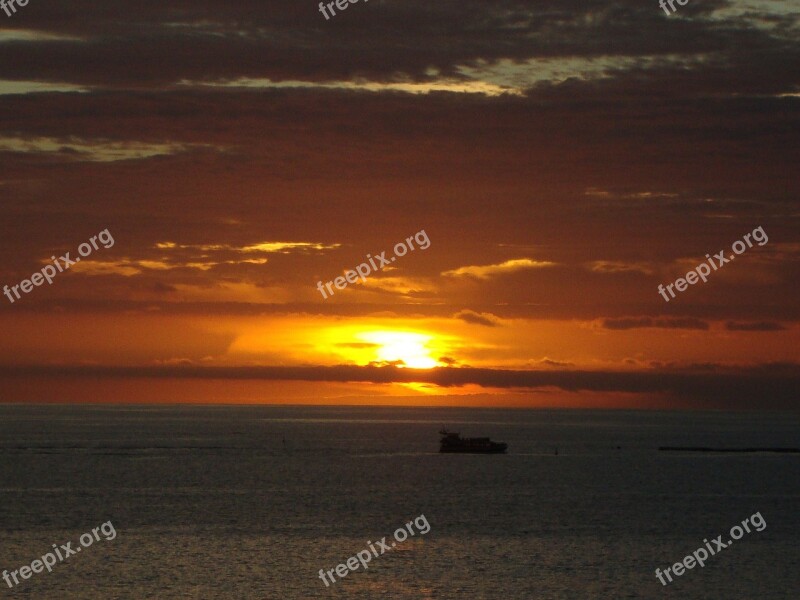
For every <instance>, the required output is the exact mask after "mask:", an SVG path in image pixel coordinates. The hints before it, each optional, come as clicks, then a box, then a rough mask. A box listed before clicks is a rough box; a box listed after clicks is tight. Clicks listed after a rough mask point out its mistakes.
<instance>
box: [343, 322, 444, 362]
mask: <svg viewBox="0 0 800 600" xmlns="http://www.w3.org/2000/svg"><path fill="white" fill-rule="evenodd" d="M358 338H359V339H361V340H363V341H365V342H368V343H371V344H375V345H376V346H377V347H376V348H375V354H376V357H375V360H376V361H382V362H395V361H403V364H402V365H400V366H405V367H410V368H412V369H432V368H433V367H435V366H436V365H437V364H438V363H437V361H436V359H435V358H433V357H432V356H431V354H430V353H431V350H430V349H429V348H428V342H430V341H431V338H432V336H430V335H425V334H422V333H412V332H407V331H368V332H364V333H360V334H358Z"/></svg>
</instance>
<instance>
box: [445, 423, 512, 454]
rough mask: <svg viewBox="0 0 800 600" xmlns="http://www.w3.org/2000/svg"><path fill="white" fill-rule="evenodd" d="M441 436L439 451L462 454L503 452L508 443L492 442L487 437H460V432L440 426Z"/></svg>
mask: <svg viewBox="0 0 800 600" xmlns="http://www.w3.org/2000/svg"><path fill="white" fill-rule="evenodd" d="M439 435H441V436H442V439H441V442H440V444H441V445H440V447H439V452H456V453H462V454H505V452H506V450H507V449H508V444H506V443H505V442H493V441H492V440H490V439H489V438H488V437H487V438H462V437H461V434H459V433H456V432H454V431H447V429H444V428H442V430H441V431H439Z"/></svg>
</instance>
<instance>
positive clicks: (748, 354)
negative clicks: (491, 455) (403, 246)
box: [0, 0, 800, 409]
mask: <svg viewBox="0 0 800 600" xmlns="http://www.w3.org/2000/svg"><path fill="white" fill-rule="evenodd" d="M0 19H1V20H0V57H1V58H2V60H0V108H1V109H2V110H0V159H1V160H2V167H0V216H1V217H2V218H0V275H1V276H0V285H7V286H14V285H19V284H20V282H22V281H23V280H25V279H28V278H30V277H31V275H32V274H33V273H35V272H37V271H39V270H40V269H42V268H43V267H44V266H45V265H47V264H51V263H52V261H51V260H50V257H51V256H53V255H56V256H61V255H63V254H64V253H65V252H70V253H71V255H72V257H73V259H74V257H75V256H76V255H77V248H78V246H79V245H80V244H82V243H84V242H88V241H89V239H90V238H91V237H92V236H95V235H97V234H98V233H99V232H101V231H103V230H106V229H107V230H108V231H109V233H110V234H111V236H113V240H114V244H113V246H111V247H109V248H104V247H103V246H102V245H101V246H100V247H99V249H97V250H94V251H93V252H92V253H91V255H90V256H86V257H85V258H82V261H81V263H80V264H76V265H75V266H74V267H73V268H71V269H69V270H67V271H66V272H64V273H59V274H58V275H57V276H56V277H55V278H54V279H53V283H52V284H51V285H48V284H47V283H44V284H43V285H41V286H39V287H34V288H33V290H32V291H31V292H30V293H27V294H22V297H21V298H20V299H19V300H16V301H15V302H14V303H13V304H12V303H11V302H10V301H9V300H8V299H7V297H6V296H0V303H2V311H0V328H1V330H2V338H3V342H2V344H0V401H4V402H17V401H19V402H33V401H39V402H43V401H46V402H203V403H205V402H239V403H332V404H363V403H381V404H383V403H386V404H420V405H427V404H445V405H477V406H520V407H522V406H531V407H538V406H548V407H559V406H562V407H628V408H637V407H640V408H754V409H759V408H795V409H796V408H797V407H798V401H800V359H799V356H798V342H799V341H800V326H798V321H799V320H800V311H799V310H798V292H799V291H800V284H798V279H799V276H800V230H799V228H798V225H800V200H799V199H798V192H800V177H798V159H800V144H799V143H798V134H800V111H798V108H800V43H799V39H800V4H798V3H796V2H790V1H786V0H731V1H723V0H690V1H689V3H688V4H687V5H686V6H678V10H677V12H676V13H675V14H672V15H669V16H668V15H666V14H665V13H664V11H663V10H662V9H661V8H659V6H658V2H657V0H648V1H646V2H643V1H642V0H604V1H599V0H581V1H580V2H566V1H563V0H561V1H555V0H541V1H537V2H532V1H529V2H522V1H515V0H509V1H499V0H498V1H492V2H488V1H486V0H484V1H481V2H477V1H470V0H460V1H458V2H455V1H451V0H437V1H436V2H421V1H417V0H403V1H400V0H370V1H369V2H364V1H362V2H358V3H356V4H353V5H350V6H349V8H348V9H347V10H345V11H343V12H341V13H339V14H337V15H336V16H335V17H334V18H332V19H330V20H327V21H326V20H325V18H324V17H323V16H322V15H321V14H320V12H319V8H318V3H316V2H314V1H312V0H303V1H296V0H295V1H286V2H276V1H273V0H258V1H256V0H236V1H235V2H225V3H221V2H210V1H208V0H192V1H185V2H184V1H173V2H147V3H139V4H138V5H137V4H131V3H130V2H119V1H116V0H105V1H103V2H97V1H86V0H70V1H69V2H67V1H63V0H53V1H50V2H43V1H38V0H33V1H32V2H30V3H29V4H28V5H27V6H25V7H19V6H18V7H17V12H16V13H15V14H14V15H13V16H12V17H6V15H5V14H3V13H0ZM758 227H761V228H763V231H764V232H765V233H766V235H767V236H768V241H767V242H765V243H764V244H763V245H758V244H755V245H753V247H752V248H748V249H747V250H746V251H744V252H743V253H742V254H741V255H738V256H736V260H735V261H732V262H730V263H729V264H726V265H724V266H723V267H720V268H719V270H718V271H714V272H713V273H712V274H711V275H710V276H709V277H708V281H707V282H706V283H702V282H699V283H697V284H696V285H691V286H689V288H688V289H687V290H686V291H684V292H681V293H678V294H677V297H676V298H674V299H672V300H671V301H670V302H669V303H667V302H665V301H664V299H663V298H662V297H661V296H660V295H659V293H658V286H659V284H663V285H667V284H670V283H673V282H674V281H675V280H676V279H677V278H679V277H684V276H685V275H686V273H687V272H688V271H690V270H692V269H694V267H695V266H696V265H698V264H699V263H701V262H705V261H706V258H705V255H706V254H710V255H714V254H716V253H718V252H719V251H721V250H724V251H725V255H726V256H727V255H730V254H732V253H731V245H732V244H733V243H734V242H736V241H737V240H740V239H743V238H744V236H745V235H746V234H750V233H751V232H753V231H754V230H755V229H756V228H758ZM423 230H424V232H425V234H426V235H427V236H428V239H429V240H430V246H429V247H427V248H426V249H424V250H423V249H420V248H417V249H416V250H414V251H413V252H409V253H408V254H407V255H405V256H403V257H401V258H397V260H396V262H392V263H391V265H390V266H389V267H386V268H384V269H383V270H381V271H378V272H376V273H373V274H372V275H370V276H369V277H368V278H367V280H366V282H364V283H361V282H359V283H357V284H349V285H348V286H347V287H346V288H345V289H343V290H336V293H335V295H334V296H333V297H329V298H327V299H324V298H323V297H322V295H321V294H320V292H319V290H318V289H317V282H319V281H322V282H323V283H324V282H327V281H332V280H334V279H335V278H336V277H338V276H344V274H345V272H346V271H347V270H349V269H353V268H354V267H355V266H356V265H358V264H359V263H362V262H364V261H366V256H367V254H371V255H372V256H376V255H378V254H380V253H381V252H383V251H386V253H387V256H391V255H392V253H393V251H392V249H393V248H394V246H395V244H397V243H398V242H403V240H405V239H406V238H409V237H411V236H414V235H415V234H416V233H418V232H420V231H423ZM412 367H416V368H414V369H412Z"/></svg>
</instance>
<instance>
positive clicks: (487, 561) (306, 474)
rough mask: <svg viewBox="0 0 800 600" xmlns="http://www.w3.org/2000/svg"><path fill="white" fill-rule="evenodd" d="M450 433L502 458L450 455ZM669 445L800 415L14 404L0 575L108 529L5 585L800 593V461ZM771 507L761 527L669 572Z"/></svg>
mask: <svg viewBox="0 0 800 600" xmlns="http://www.w3.org/2000/svg"><path fill="white" fill-rule="evenodd" d="M443 424H444V425H446V426H447V427H449V428H452V429H456V430H460V431H461V432H462V433H463V434H464V435H473V436H486V435H490V436H491V437H492V438H493V439H496V440H499V441H505V442H508V444H509V454H508V455H506V456H466V455H463V456H458V455H440V454H438V453H437V449H438V435H437V431H438V429H439V428H440V427H441V426H442V425H443ZM661 445H693V446H728V447H735V446H793V447H800V416H798V415H796V414H795V415H787V414H756V413H739V414H721V413H707V412H700V413H660V412H619V411H542V410H539V411H521V410H471V409H438V408H437V409H434V408H376V407H359V408H353V407H155V408H154V407H144V406H137V407H107V406H99V407H98V406H94V407H89V406H85V407H69V406H11V405H3V406H0V530H2V541H1V542H0V569H8V570H14V569H19V567H20V566H22V565H25V564H28V565H30V563H31V561H33V560H34V559H36V558H38V557H40V556H41V555H42V554H44V553H45V552H47V551H48V550H50V549H51V547H52V544H54V543H57V544H63V543H65V542H67V541H72V542H73V547H74V546H75V545H76V543H77V540H78V537H79V536H80V535H81V534H82V533H85V532H87V531H90V530H91V529H92V528H94V527H98V526H99V525H100V524H101V523H104V522H106V521H109V520H110V521H111V522H112V523H113V525H114V527H115V529H116V531H117V537H116V539H114V540H113V541H100V542H95V543H94V544H93V545H92V546H91V547H89V548H85V549H83V551H82V552H81V553H80V554H77V555H75V556H72V557H70V558H69V559H68V560H66V561H65V562H63V563H60V564H58V565H56V566H55V567H54V570H53V572H52V573H47V572H46V571H45V572H44V573H41V574H34V575H33V576H32V577H31V579H29V580H27V581H25V582H24V583H23V584H22V585H20V586H17V587H15V588H14V589H13V590H11V589H9V588H8V586H6V585H5V584H4V583H3V582H2V581H0V590H2V591H0V595H2V597H11V598H14V597H19V598H35V599H37V600H49V599H59V600H60V599H65V598H67V599H84V598H85V599H104V600H109V599H123V598H125V599H143V598H154V599H155V598H158V599H189V598H198V599H227V598H231V599H237V600H242V599H287V600H289V599H291V600H294V599H310V598H314V599H316V598H370V599H372V598H390V599H395V598H396V599H433V598H437V599H438V598H442V599H477V598H483V599H491V600H530V599H545V600H547V599H562V598H563V599H568V598H569V599H573V598H574V599H581V600H584V599H592V598H602V599H606V598H608V599H614V600H616V599H622V598H682V599H685V598H688V599H694V598H697V599H703V598H709V599H711V598H713V599H715V600H716V599H720V598H723V599H742V600H770V599H776V600H777V599H793V600H794V599H796V598H798V597H800V575H799V574H798V573H799V571H798V559H800V543H799V541H800V514H798V506H800V455H788V454H783V455H777V454H743V455H737V454H725V455H721V454H681V453H678V454H674V453H664V452H658V450H657V448H658V446H661ZM556 448H557V449H558V454H557V455H556V453H555V449H556ZM756 512H760V513H761V515H762V516H763V518H764V520H765V521H766V523H767V527H766V529H764V530H763V531H762V532H759V533H756V532H753V533H749V534H745V535H744V537H743V538H742V539H741V540H739V541H737V542H735V543H734V544H733V545H732V546H731V547H729V548H726V549H725V550H722V551H720V552H719V554H717V555H716V556H712V557H710V558H709V559H708V562H707V564H706V566H705V567H704V568H702V569H701V568H697V567H696V568H694V569H693V570H690V571H687V572H686V573H685V574H684V575H683V576H682V577H678V578H677V579H676V581H674V582H673V583H671V584H669V585H668V586H667V587H663V586H662V585H661V584H660V583H659V582H658V580H657V579H656V578H655V575H654V570H655V568H656V567H660V568H662V569H664V568H666V567H668V566H670V565H671V564H673V563H675V562H677V561H680V560H682V559H683V557H684V556H686V555H688V554H690V553H691V552H692V551H694V550H695V549H697V548H698V547H700V546H702V545H703V539H704V538H707V539H709V540H710V539H712V538H715V537H716V536H717V535H719V534H724V537H723V540H727V539H729V535H728V531H729V530H730V528H731V527H732V526H733V525H736V524H738V523H741V521H742V520H744V519H745V518H746V517H749V516H750V515H752V514H754V513H756ZM420 514H424V515H425V517H426V518H427V520H428V522H429V523H430V526H431V530H430V532H429V533H427V535H424V536H419V535H417V536H415V537H414V538H412V539H409V540H408V541H406V542H404V543H403V544H400V545H398V547H397V549H396V550H394V551H392V552H391V553H387V554H385V555H383V556H380V557H378V558H375V559H373V561H372V562H371V563H370V569H369V570H368V571H366V572H363V571H362V570H360V569H359V570H358V571H357V572H355V573H352V574H350V575H348V576H347V577H346V578H345V579H343V580H341V581H338V582H337V583H335V584H334V585H333V586H332V587H330V588H326V587H325V585H324V584H323V583H322V582H321V581H320V579H319V578H318V572H319V569H321V568H325V569H326V570H327V569H333V568H334V567H335V566H336V565H337V564H339V563H342V562H344V561H345V560H346V559H347V558H348V557H350V556H352V555H354V554H356V553H357V552H359V551H360V550H362V549H364V548H365V547H366V543H367V541H373V542H374V541H375V540H376V539H380V538H381V537H383V536H391V534H392V532H393V531H394V530H395V529H396V528H397V527H400V526H402V525H403V523H405V522H407V521H409V520H411V519H413V518H414V517H417V516H418V515H420Z"/></svg>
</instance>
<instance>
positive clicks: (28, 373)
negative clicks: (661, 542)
mask: <svg viewBox="0 0 800 600" xmlns="http://www.w3.org/2000/svg"><path fill="white" fill-rule="evenodd" d="M393 362H394V363H400V362H402V361H393ZM31 377H35V378H53V379H58V378H71V379H74V378H78V379H80V378H87V377H88V378H112V379H117V378H156V379H163V378H167V379H174V378H178V379H197V378H200V379H217V380H225V379H229V380H281V381H284V380H285V381H317V382H367V383H393V382H401V383H412V382H415V383H430V384H433V385H437V386H441V387H453V386H463V385H468V384H476V385H480V386H484V387H493V388H532V389H533V388H552V387H554V388H558V389H561V390H565V391H571V392H581V391H586V392H589V391H593V392H629V393H636V394H668V395H674V396H676V397H679V398H683V399H689V400H691V401H693V402H694V403H695V404H694V406H695V408H700V407H705V408H729V409H730V408H738V409H769V408H782V409H797V408H798V407H799V406H798V398H800V365H798V364H779V365H761V366H758V367H753V368H750V369H732V368H728V369H724V370H719V371H714V370H709V369H708V368H698V369H694V370H691V369H690V370H653V371H643V372H611V371H554V370H547V371H506V370H493V369H473V368H451V367H443V368H436V369H429V370H415V369H405V368H397V366H393V365H392V364H390V363H381V364H377V363H376V364H374V365H370V366H367V367H356V366H335V367H195V366H191V365H161V366H153V367H92V366H87V367H28V368H25V367H22V368H9V367H0V380H3V379H14V378H16V379H19V378H23V379H24V378H31Z"/></svg>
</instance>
